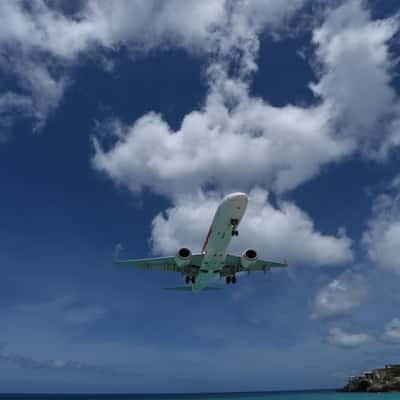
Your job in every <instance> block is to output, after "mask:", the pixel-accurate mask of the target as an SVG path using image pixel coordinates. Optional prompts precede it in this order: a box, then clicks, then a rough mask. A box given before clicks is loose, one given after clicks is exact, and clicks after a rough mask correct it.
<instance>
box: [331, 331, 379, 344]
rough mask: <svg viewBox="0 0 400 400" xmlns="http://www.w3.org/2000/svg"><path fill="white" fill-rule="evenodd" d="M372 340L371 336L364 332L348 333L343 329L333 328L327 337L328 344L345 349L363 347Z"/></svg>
mask: <svg viewBox="0 0 400 400" xmlns="http://www.w3.org/2000/svg"><path fill="white" fill-rule="evenodd" d="M370 340H371V336H370V335H368V334H367V333H363V332H354V333H353V332H346V331H345V330H343V329H342V328H332V329H331V330H330V331H329V334H328V336H327V341H328V343H330V344H332V345H334V346H339V347H343V348H353V347H358V346H361V345H362V344H365V343H367V342H369V341H370Z"/></svg>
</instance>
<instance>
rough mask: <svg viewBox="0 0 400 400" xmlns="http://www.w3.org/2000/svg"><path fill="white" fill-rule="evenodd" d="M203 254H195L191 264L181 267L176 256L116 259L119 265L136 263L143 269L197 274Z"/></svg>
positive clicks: (135, 264)
mask: <svg viewBox="0 0 400 400" xmlns="http://www.w3.org/2000/svg"><path fill="white" fill-rule="evenodd" d="M203 257H204V255H203V254H193V255H192V259H191V261H190V264H189V265H186V266H184V267H180V266H178V265H177V264H176V262H175V257H158V258H136V259H128V260H118V259H117V260H116V261H115V263H116V264H118V265H134V266H136V267H138V268H143V269H156V270H159V271H173V272H180V273H184V274H187V275H195V274H196V273H197V271H198V270H199V268H200V265H201V262H202V260H203Z"/></svg>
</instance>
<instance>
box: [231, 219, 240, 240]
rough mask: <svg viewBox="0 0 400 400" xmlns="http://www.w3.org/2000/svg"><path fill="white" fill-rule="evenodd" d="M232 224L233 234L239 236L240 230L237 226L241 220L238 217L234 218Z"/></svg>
mask: <svg viewBox="0 0 400 400" xmlns="http://www.w3.org/2000/svg"><path fill="white" fill-rule="evenodd" d="M231 225H232V236H238V235H239V231H238V230H237V229H236V228H237V226H238V225H239V220H238V219H237V218H232V219H231Z"/></svg>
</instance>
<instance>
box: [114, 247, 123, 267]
mask: <svg viewBox="0 0 400 400" xmlns="http://www.w3.org/2000/svg"><path fill="white" fill-rule="evenodd" d="M123 249H124V248H123V247H122V244H121V243H117V244H116V246H115V249H114V262H115V263H117V262H118V261H119V255H120V253H121V251H122V250H123Z"/></svg>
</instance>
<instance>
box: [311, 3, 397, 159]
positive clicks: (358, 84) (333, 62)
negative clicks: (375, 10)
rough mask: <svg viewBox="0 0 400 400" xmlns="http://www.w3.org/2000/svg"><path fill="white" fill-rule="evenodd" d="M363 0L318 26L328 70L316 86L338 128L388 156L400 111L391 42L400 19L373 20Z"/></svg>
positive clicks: (316, 34) (316, 35)
mask: <svg viewBox="0 0 400 400" xmlns="http://www.w3.org/2000/svg"><path fill="white" fill-rule="evenodd" d="M364 4H365V3H364V2H363V1H361V0H351V1H346V2H343V5H342V6H340V7H338V8H336V9H334V10H333V11H331V12H330V13H328V15H327V18H326V20H325V22H324V23H323V25H322V26H321V27H320V28H318V29H316V30H314V32H313V42H314V43H315V44H316V45H317V46H318V47H317V59H318V61H319V62H320V63H321V68H322V71H321V72H322V75H321V79H320V81H319V82H318V83H317V84H316V85H312V89H313V90H314V92H315V93H316V94H318V95H320V96H321V97H322V98H323V100H324V101H325V102H326V103H327V104H329V105H330V107H331V114H332V119H333V121H332V123H333V124H334V125H335V127H336V129H337V130H338V132H340V133H341V134H344V135H351V136H353V137H354V138H356V139H357V140H358V143H359V146H360V145H361V146H362V147H363V149H364V150H365V151H366V153H368V155H369V156H372V157H384V156H385V155H386V153H387V151H388V150H389V148H390V145H388V144H389V142H390V144H394V142H395V140H394V139H393V138H391V137H390V136H391V130H392V123H393V121H394V120H396V116H399V115H400V107H399V106H400V104H399V99H398V98H397V96H396V93H395V91H394V89H393V88H392V87H391V86H390V83H391V79H392V76H393V66H394V56H393V55H392V54H391V53H390V51H389V43H390V40H391V39H392V38H393V36H394V35H395V33H396V32H397V31H398V30H399V25H400V24H399V19H398V18H388V19H384V20H378V21H372V20H371V16H370V12H369V10H368V9H367V8H366V7H365V6H364Z"/></svg>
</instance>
